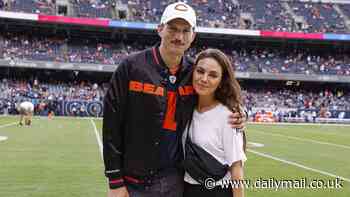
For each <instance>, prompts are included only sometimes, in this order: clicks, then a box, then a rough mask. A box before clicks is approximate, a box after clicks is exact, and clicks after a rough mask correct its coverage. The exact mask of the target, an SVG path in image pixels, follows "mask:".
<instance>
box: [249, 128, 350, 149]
mask: <svg viewBox="0 0 350 197" xmlns="http://www.w3.org/2000/svg"><path fill="white" fill-rule="evenodd" d="M257 132H258V133H261V134H264V135H271V136H278V137H284V138H289V139H293V140H299V141H303V142H312V143H316V144H322V145H329V146H335V147H338V148H345V149H350V146H346V145H341V144H334V143H330V142H322V141H318V140H311V139H304V138H300V137H294V136H289V135H282V134H276V133H270V132H263V131H257ZM248 133H249V132H248Z"/></svg>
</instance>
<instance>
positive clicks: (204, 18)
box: [0, 0, 350, 33]
mask: <svg viewBox="0 0 350 197" xmlns="http://www.w3.org/2000/svg"><path fill="white" fill-rule="evenodd" d="M55 2H56V1H55V0H12V1H10V0H1V1H0V9H5V10H9V11H15V12H28V13H41V14H49V15H55V14H57V12H56V3H55ZM120 2H121V3H122V4H123V5H125V6H126V7H127V12H128V14H127V18H126V20H130V21H139V22H146V23H158V22H159V21H160V16H161V13H162V10H163V9H164V8H165V6H166V5H167V4H168V3H170V2H173V1H172V0H162V1H156V0H147V1H145V0H121V1H120ZM69 3H70V5H71V7H72V8H73V11H72V12H71V14H72V15H73V16H75V17H89V18H112V19H113V18H116V17H117V16H116V14H115V13H116V12H117V2H116V1H112V0H69ZM187 3H189V4H190V5H192V6H193V7H194V8H195V9H196V10H197V14H198V24H199V26H204V27H224V28H238V29H258V30H273V31H289V32H295V31H303V32H309V33H313V32H335V33H345V32H349V31H350V30H349V29H348V28H347V27H346V25H345V24H346V20H347V19H346V18H344V17H342V15H341V13H340V11H338V10H337V9H335V6H334V5H337V6H339V9H340V10H342V11H343V13H344V14H345V15H346V16H347V17H350V11H349V10H350V9H349V4H330V3H310V2H300V1H288V3H286V2H285V1H278V0H259V1H256V0H235V1H232V0H210V1H208V0H188V1H187ZM288 8H289V9H288ZM113 13H114V14H113ZM250 16H251V17H250ZM298 17H302V18H304V19H305V24H303V25H302V26H303V27H302V28H296V18H298ZM116 20H118V19H117V18H116ZM122 20H124V18H123V19H122Z"/></svg>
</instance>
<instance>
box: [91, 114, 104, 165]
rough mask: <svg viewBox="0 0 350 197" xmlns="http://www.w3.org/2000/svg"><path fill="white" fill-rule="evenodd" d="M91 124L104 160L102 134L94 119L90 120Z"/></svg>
mask: <svg viewBox="0 0 350 197" xmlns="http://www.w3.org/2000/svg"><path fill="white" fill-rule="evenodd" d="M90 122H91V124H92V127H93V128H94V132H95V136H96V140H97V144H98V148H99V149H100V156H101V159H102V160H103V145H102V140H101V137H100V134H99V133H98V130H97V127H96V124H95V122H94V121H93V120H92V119H90Z"/></svg>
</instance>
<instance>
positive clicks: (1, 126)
mask: <svg viewBox="0 0 350 197" xmlns="http://www.w3.org/2000/svg"><path fill="white" fill-rule="evenodd" d="M16 124H18V122H12V123H8V124H3V125H0V128H4V127H9V126H12V125H16Z"/></svg>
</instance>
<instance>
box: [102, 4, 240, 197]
mask: <svg viewBox="0 0 350 197" xmlns="http://www.w3.org/2000/svg"><path fill="white" fill-rule="evenodd" d="M195 27H196V14H195V11H194V10H193V9H192V8H191V7H190V6H188V5H187V4H185V3H181V2H179V3H174V4H171V5H169V6H168V7H167V8H166V9H165V11H164V13H163V15H162V18H161V23H160V25H159V26H158V29H157V31H158V34H159V36H160V38H161V43H160V45H157V46H155V47H153V48H150V49H146V50H144V51H142V52H139V53H136V54H133V55H130V56H129V57H128V58H126V59H125V60H124V61H122V62H121V63H120V65H119V66H118V68H117V70H116V71H115V72H114V74H113V76H112V79H111V81H110V87H109V89H108V91H107V93H106V96H105V100H104V118H103V148H104V151H103V153H104V163H105V175H106V176H107V177H108V180H109V187H110V191H109V193H108V196H109V197H128V196H132V197H154V196H159V197H163V196H167V197H181V196H182V191H183V171H182V170H181V168H180V167H179V164H180V162H181V161H182V159H183V158H182V157H183V153H182V149H181V136H182V132H183V131H184V129H185V123H184V122H185V121H183V118H182V117H184V116H188V114H190V113H189V112H190V111H191V108H192V107H193V105H192V104H193V103H192V101H193V100H194V99H193V98H194V97H193V88H192V82H191V80H190V79H191V67H192V61H190V60H189V59H188V58H186V57H185V56H184V52H185V51H186V50H187V49H188V48H189V47H190V45H191V43H192V42H193V40H194V38H195V35H196V33H195V32H194V30H195ZM235 118H237V120H236V121H235V122H234V123H231V124H232V125H234V126H235V127H242V126H243V122H242V119H243V118H242V117H241V116H240V115H239V113H235V114H234V115H233V117H232V120H233V119H235Z"/></svg>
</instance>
